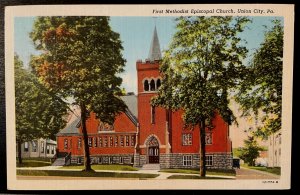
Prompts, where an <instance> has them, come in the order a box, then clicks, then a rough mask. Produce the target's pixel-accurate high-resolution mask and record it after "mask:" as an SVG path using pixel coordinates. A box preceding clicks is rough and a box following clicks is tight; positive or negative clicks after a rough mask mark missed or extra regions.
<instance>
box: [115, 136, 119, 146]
mask: <svg viewBox="0 0 300 195" xmlns="http://www.w3.org/2000/svg"><path fill="white" fill-rule="evenodd" d="M117 146H118V136H115V147H117Z"/></svg>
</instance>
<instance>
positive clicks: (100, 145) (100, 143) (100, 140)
mask: <svg viewBox="0 0 300 195" xmlns="http://www.w3.org/2000/svg"><path fill="white" fill-rule="evenodd" d="M99 147H102V137H99Z"/></svg>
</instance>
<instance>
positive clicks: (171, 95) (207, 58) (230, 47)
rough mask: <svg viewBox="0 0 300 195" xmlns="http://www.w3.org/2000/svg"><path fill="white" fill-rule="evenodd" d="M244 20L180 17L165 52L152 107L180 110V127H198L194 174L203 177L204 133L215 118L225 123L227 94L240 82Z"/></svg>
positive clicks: (228, 115)
mask: <svg viewBox="0 0 300 195" xmlns="http://www.w3.org/2000/svg"><path fill="white" fill-rule="evenodd" d="M248 21H249V19H248V18H245V17H203V16H200V17H180V18H178V19H177V32H176V34H175V35H174V37H173V41H172V43H171V45H170V48H169V49H168V50H167V51H166V52H165V55H164V58H163V61H162V65H161V66H160V71H161V73H162V75H163V81H162V85H161V87H160V89H159V91H158V96H157V97H155V98H154V99H153V100H152V104H153V105H155V106H162V107H164V108H166V109H172V110H177V109H182V110H183V111H184V114H183V119H184V121H185V123H186V125H189V126H196V125H198V126H199V127H200V175H201V176H205V174H206V166H205V158H206V157H205V130H206V129H207V128H213V127H212V126H211V124H210V123H211V122H210V121H211V119H213V118H214V116H215V114H220V115H221V116H222V117H223V119H224V120H225V121H226V122H228V123H231V122H232V120H233V119H234V116H233V113H232V111H231V110H230V109H229V107H228V104H229V100H228V93H229V90H230V89H231V88H233V87H235V86H236V84H237V83H238V82H239V81H240V79H241V77H242V75H243V71H244V67H243V64H242V60H243V59H244V58H245V57H246V53H247V49H246V48H245V47H244V46H242V45H241V42H242V40H241V38H239V37H238V33H240V32H242V31H243V29H244V27H245V24H246V23H247V22H248Z"/></svg>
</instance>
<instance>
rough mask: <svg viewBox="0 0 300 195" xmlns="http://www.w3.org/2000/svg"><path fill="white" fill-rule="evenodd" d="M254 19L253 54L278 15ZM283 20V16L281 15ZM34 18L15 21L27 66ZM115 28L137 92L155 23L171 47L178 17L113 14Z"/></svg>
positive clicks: (163, 43) (130, 85) (250, 32)
mask: <svg viewBox="0 0 300 195" xmlns="http://www.w3.org/2000/svg"><path fill="white" fill-rule="evenodd" d="M251 19H252V20H253V22H252V23H251V24H249V25H248V26H249V28H247V29H246V30H245V31H244V32H243V33H242V34H241V35H240V36H241V37H242V38H243V39H245V40H246V41H247V44H246V47H247V48H248V49H249V51H250V52H249V55H251V53H253V51H254V49H255V48H258V47H259V45H260V43H261V42H262V41H263V38H264V32H265V28H264V27H263V26H264V25H266V26H270V25H271V20H272V19H274V17H251ZM281 19H282V18H281ZM33 22H34V17H16V18H15V23H14V47H15V53H17V54H18V55H19V56H20V58H21V60H22V61H23V62H24V64H25V66H28V62H29V60H30V55H31V54H38V52H37V51H36V50H35V49H34V46H33V43H32V41H31V39H30V38H29V33H30V32H31V31H32V26H33ZM110 25H111V27H112V29H113V30H114V31H116V32H118V33H119V34H120V37H121V40H122V42H123V47H124V50H123V56H124V58H125V59H126V61H127V63H126V67H125V72H124V73H122V74H121V77H122V78H123V84H122V87H125V89H126V91H127V92H135V94H137V73H136V61H137V60H138V59H142V60H145V59H146V58H147V57H148V53H149V48H150V43H151V40H152V35H153V30H154V26H155V25H156V28H157V33H158V38H159V41H160V47H161V50H162V51H163V50H165V49H167V48H168V45H169V44H170V43H171V40H172V36H173V34H174V33H175V32H176V28H175V27H176V22H175V17H157V18H153V17H111V21H110Z"/></svg>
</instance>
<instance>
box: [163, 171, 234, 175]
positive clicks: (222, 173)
mask: <svg viewBox="0 0 300 195" xmlns="http://www.w3.org/2000/svg"><path fill="white" fill-rule="evenodd" d="M160 172H167V173H185V174H199V170H198V169H197V170H196V169H162V170H160ZM206 174H207V175H225V176H235V170H234V169H209V170H207V171H206Z"/></svg>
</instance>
